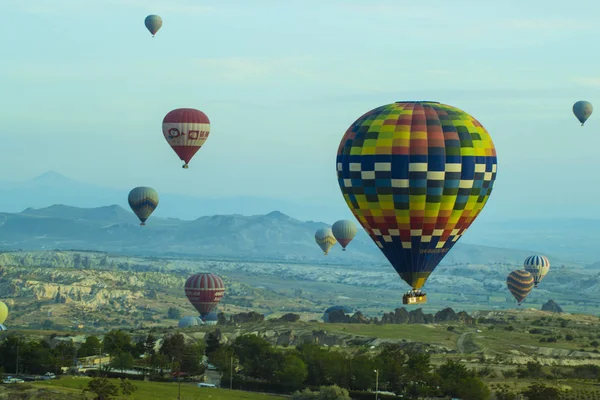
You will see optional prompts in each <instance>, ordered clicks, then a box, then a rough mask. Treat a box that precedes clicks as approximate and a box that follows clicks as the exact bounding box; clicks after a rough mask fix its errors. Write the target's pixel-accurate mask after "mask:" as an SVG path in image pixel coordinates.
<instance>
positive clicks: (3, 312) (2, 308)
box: [0, 301, 8, 324]
mask: <svg viewBox="0 0 600 400" xmlns="http://www.w3.org/2000/svg"><path fill="white" fill-rule="evenodd" d="M6 318H8V307H7V306H6V304H4V303H3V302H1V301H0V324H3V323H4V321H6Z"/></svg>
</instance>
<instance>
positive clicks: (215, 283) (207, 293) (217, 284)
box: [185, 272, 225, 321]
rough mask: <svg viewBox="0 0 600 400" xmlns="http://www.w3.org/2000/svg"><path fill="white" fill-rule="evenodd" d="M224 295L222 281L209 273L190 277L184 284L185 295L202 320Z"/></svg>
mask: <svg viewBox="0 0 600 400" xmlns="http://www.w3.org/2000/svg"><path fill="white" fill-rule="evenodd" d="M224 294H225V284H224V283H223V280H222V279H221V278H220V277H219V276H217V275H215V274H211V273H204V272H203V273H199V274H195V275H192V276H190V277H189V278H188V279H187V281H186V282H185V295H186V296H187V298H188V300H189V301H190V303H191V304H192V305H193V306H194V307H195V308H196V310H198V312H199V313H200V315H201V316H202V320H203V321H204V318H205V317H206V316H207V315H208V314H209V313H210V312H211V311H212V310H214V308H215V307H216V306H217V304H219V302H220V301H221V298H222V297H223V295H224Z"/></svg>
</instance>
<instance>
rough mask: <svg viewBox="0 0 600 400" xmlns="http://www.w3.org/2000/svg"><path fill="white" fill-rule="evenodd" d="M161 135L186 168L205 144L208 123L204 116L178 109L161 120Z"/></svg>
mask: <svg viewBox="0 0 600 400" xmlns="http://www.w3.org/2000/svg"><path fill="white" fill-rule="evenodd" d="M162 130H163V135H164V136H165V139H167V142H168V143H169V145H170V146H171V147H172V148H173V150H174V151H175V153H177V155H178V156H179V158H180V159H181V160H182V161H183V162H185V164H184V165H183V168H187V167H188V164H189V162H190V160H191V159H192V157H194V154H196V152H197V151H198V150H200V147H202V145H203V144H204V142H206V139H207V138H208V135H209V133H210V121H209V120H208V117H207V116H206V114H204V113H203V112H202V111H200V110H195V109H193V108H178V109H176V110H173V111H170V112H169V113H168V114H167V115H166V116H165V118H164V119H163V124H162Z"/></svg>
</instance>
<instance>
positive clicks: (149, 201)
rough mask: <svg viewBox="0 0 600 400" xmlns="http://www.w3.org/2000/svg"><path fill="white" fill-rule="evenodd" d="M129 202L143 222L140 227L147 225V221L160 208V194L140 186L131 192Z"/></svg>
mask: <svg viewBox="0 0 600 400" xmlns="http://www.w3.org/2000/svg"><path fill="white" fill-rule="evenodd" d="M127 201H128V202H129V207H131V210H132V211H133V212H134V213H135V215H137V217H138V218H139V219H140V221H141V222H142V223H141V224H140V225H146V220H147V219H148V218H149V217H150V215H152V213H153V212H154V210H156V207H158V193H157V192H156V190H154V189H152V188H151V187H147V186H139V187H136V188H133V189H132V190H131V192H129V197H128V198H127Z"/></svg>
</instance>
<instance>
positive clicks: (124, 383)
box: [119, 379, 137, 396]
mask: <svg viewBox="0 0 600 400" xmlns="http://www.w3.org/2000/svg"><path fill="white" fill-rule="evenodd" d="M119 387H120V389H121V393H123V395H125V396H131V395H132V394H133V392H135V391H136V390H137V386H135V385H134V384H133V383H131V382H130V381H129V379H121V382H120V383H119Z"/></svg>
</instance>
